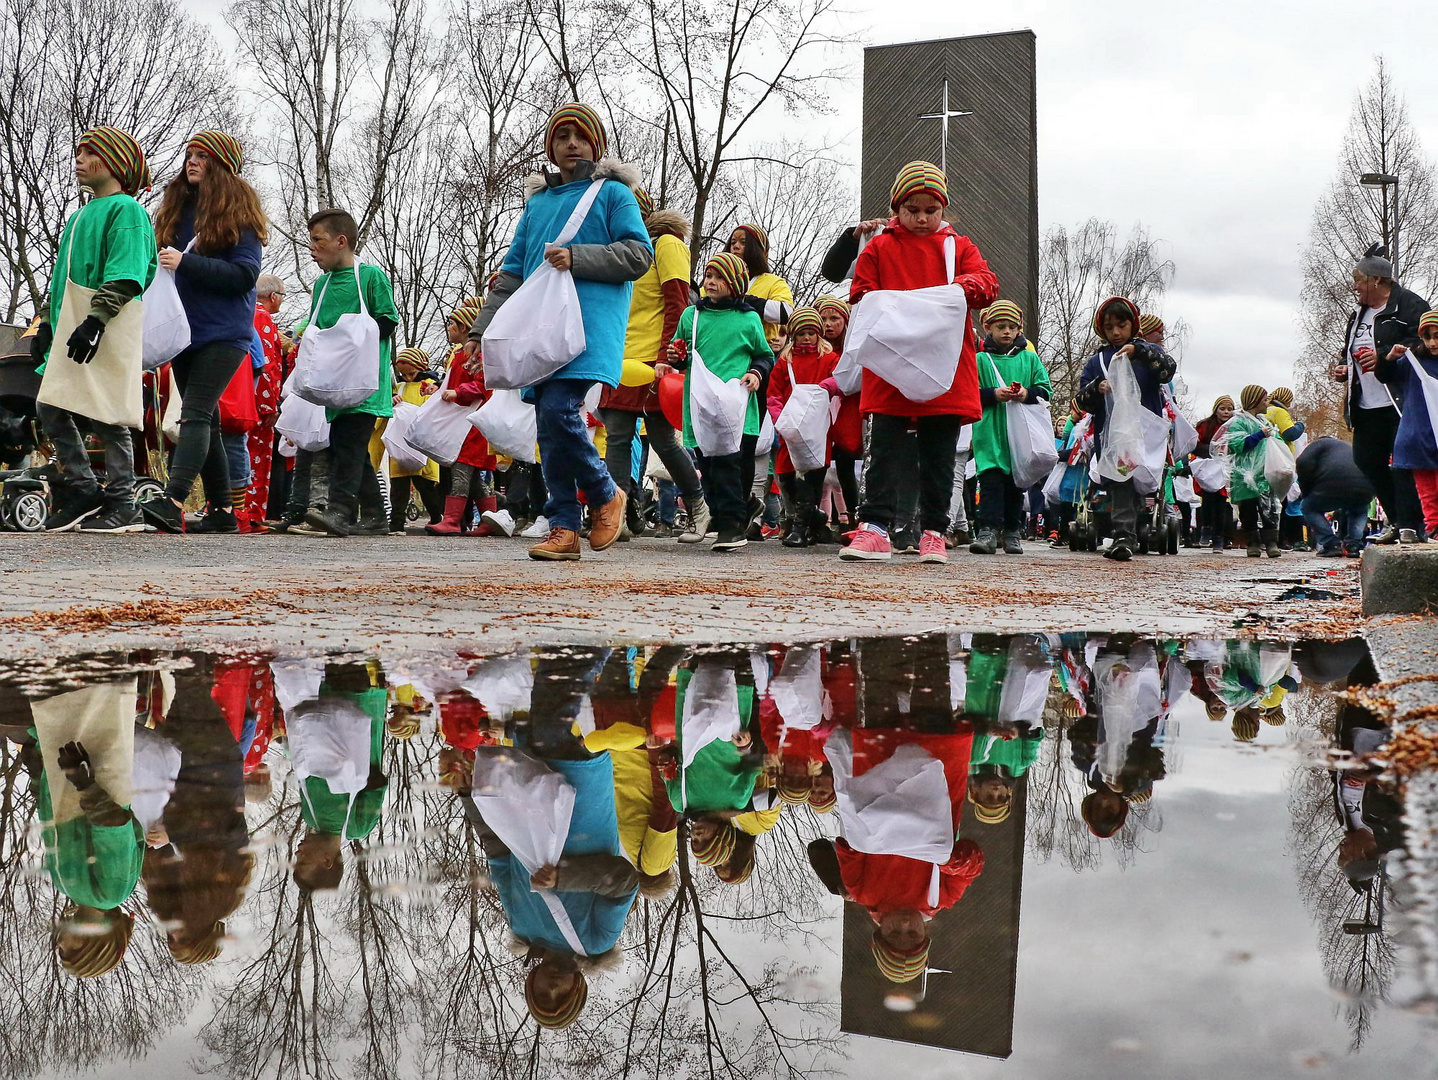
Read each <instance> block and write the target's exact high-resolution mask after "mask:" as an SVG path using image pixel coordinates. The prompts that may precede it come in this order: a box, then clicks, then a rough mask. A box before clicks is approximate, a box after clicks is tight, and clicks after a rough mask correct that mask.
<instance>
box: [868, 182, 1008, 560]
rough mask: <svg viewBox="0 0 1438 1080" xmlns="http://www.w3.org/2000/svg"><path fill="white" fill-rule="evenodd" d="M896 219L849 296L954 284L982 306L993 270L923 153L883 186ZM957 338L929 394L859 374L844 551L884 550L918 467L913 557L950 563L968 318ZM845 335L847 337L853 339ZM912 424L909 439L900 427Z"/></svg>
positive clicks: (970, 346)
mask: <svg viewBox="0 0 1438 1080" xmlns="http://www.w3.org/2000/svg"><path fill="white" fill-rule="evenodd" d="M889 203H890V206H891V207H892V208H893V210H894V212H895V215H896V216H895V218H894V220H893V221H892V222H890V223H889V224H888V225H887V226H885V227H884V229H883V231H881V232H880V233H879V234H878V235H877V236H875V237H874V239H873V240H872V241H871V242H870V243H869V244H868V246H867V247H865V248H864V250H863V251H862V252H861V253H860V254H859V258H858V261H857V262H856V264H855V267H854V278H853V283H852V285H851V286H850V292H849V303H850V304H858V303H860V302H861V301H862V300H863V299H864V297H865V296H867V295H868V294H869V293H871V292H877V291H893V292H897V291H905V290H911V289H927V288H930V287H932V286H936V285H948V284H956V285H958V286H960V287H961V288H962V289H963V291H964V297H965V299H966V300H967V302H968V305H969V308H970V309H971V310H972V309H974V308H983V307H986V306H987V305H989V304H991V303H993V301H994V300H996V299H997V298H998V294H999V279H998V278H997V277H996V276H995V274H994V272H993V271H992V270H990V269H989V264H988V263H987V262H985V261H984V257H983V255H982V254H980V253H979V249H978V246H977V245H976V244H974V242H973V241H972V240H970V239H969V238H968V237H967V236H960V235H958V234H957V233H956V232H955V231H954V229H953V227H952V226H950V225H949V224H948V222H946V221H945V220H944V214H945V211H946V209H947V207H948V205H949V189H948V180H947V179H946V177H945V176H944V173H943V170H941V169H940V168H939V167H938V166H936V165H932V164H930V163H929V162H927V161H915V162H911V163H909V164H908V165H905V166H904V167H903V168H902V169H901V170H900V171H899V174H898V176H897V177H895V179H894V184H893V187H892V189H891V190H890V193H889ZM950 244H952V245H953V267H954V271H953V275H952V279H950V275H949V274H948V272H947V256H946V248H947V247H948V246H949V245H950ZM964 330H965V332H964V333H963V335H962V345H961V346H958V352H959V356H958V365H957V367H956V369H955V371H954V375H953V381H952V382H951V383H950V385H949V388H948V390H947V391H945V392H943V393H941V394H939V395H938V396H937V397H934V398H931V399H930V400H928V401H913V400H911V399H909V398H907V397H905V396H904V393H903V392H902V391H900V390H899V389H898V388H897V387H895V386H893V385H892V384H891V383H889V382H888V381H887V380H885V379H883V378H880V377H879V376H878V375H876V374H874V372H873V371H866V372H865V374H864V382H863V388H862V390H861V392H860V409H861V410H862V411H863V412H864V413H865V414H866V415H868V416H869V417H870V421H869V423H870V430H869V466H868V473H867V476H866V478H865V479H866V489H865V500H864V505H863V507H862V508H861V509H860V511H859V518H860V520H861V522H862V524H861V525H860V526H859V530H858V532H856V533H855V534H854V538H853V540H852V541H851V542H850V544H849V546H848V547H846V548H845V549H844V550H843V551H842V552H840V558H843V559H864V560H869V559H888V558H890V557H891V556H892V554H893V547H892V545H891V544H890V541H889V531H890V530H891V529H892V528H893V527H894V521H895V517H896V516H897V513H898V509H899V506H898V504H899V492H900V490H901V488H902V487H903V484H904V480H905V478H906V476H913V475H914V474H917V476H918V491H919V513H918V517H919V521H918V527H919V528H920V529H921V530H922V535H921V536H920V539H919V561H920V562H926V563H945V562H948V554H947V552H946V547H945V543H944V532H945V530H946V529H947V528H948V522H949V499H950V496H951V494H952V492H953V485H954V457H955V454H956V453H957V449H958V438H959V428H960V427H962V426H963V425H964V424H967V423H972V422H973V421H975V420H977V419H978V418H979V417H980V415H982V412H983V410H982V408H981V407H980V404H979V383H978V374H977V372H978V369H977V367H976V365H975V361H974V356H975V349H974V340H973V338H974V335H973V334H972V333H971V332H969V330H968V325H967V320H966V325H965V327H964ZM852 344H853V343H852V342H850V345H851V346H852ZM910 429H913V430H915V431H916V432H917V435H918V438H917V440H916V441H910V440H909V439H908V432H909V431H910Z"/></svg>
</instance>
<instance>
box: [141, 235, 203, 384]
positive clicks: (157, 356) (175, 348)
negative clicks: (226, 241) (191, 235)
mask: <svg viewBox="0 0 1438 1080" xmlns="http://www.w3.org/2000/svg"><path fill="white" fill-rule="evenodd" d="M194 246H195V242H194V241H193V240H191V241H190V242H189V243H188V244H186V245H185V251H186V252H188V251H189V250H190V249H191V248H192V247H194ZM143 299H144V301H145V319H144V323H143V329H142V331H141V334H142V338H141V340H142V342H143V345H142V349H141V353H140V364H141V366H142V367H143V368H144V369H145V370H146V371H154V370H155V369H156V368H157V367H159V366H160V365H161V364H164V363H167V362H169V361H170V360H173V359H174V358H175V357H177V356H179V355H180V354H181V353H182V352H184V351H185V350H186V349H188V348H189V347H190V319H189V317H188V316H187V315H186V314H185V305H184V304H183V303H181V301H180V290H179V289H178V288H177V287H176V285H175V272H174V271H173V270H166V269H165V268H164V267H163V266H161V267H159V268H158V269H156V271H155V280H154V281H152V282H150V287H149V288H148V289H146V290H145V294H144V297H143Z"/></svg>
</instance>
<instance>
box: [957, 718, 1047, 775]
mask: <svg viewBox="0 0 1438 1080" xmlns="http://www.w3.org/2000/svg"><path fill="white" fill-rule="evenodd" d="M1043 741H1044V733H1043V732H1042V731H1034V730H1032V729H1029V730H1027V731H1025V732H1024V733H1023V734H1020V735H1019V736H1018V737H1017V738H1014V739H1001V738H999V737H998V736H997V735H983V736H980V737H979V738H978V739H977V740H976V741H975V742H974V756H973V760H972V761H970V763H969V772H970V773H975V772H978V771H979V769H980V768H981V767H982V766H985V765H993V766H997V767H999V768H1002V769H1004V770H1005V772H1006V774H1007V775H1008V776H1014V777H1018V776H1023V774H1024V773H1026V772H1028V771H1029V766H1030V765H1032V764H1033V763H1034V762H1035V761H1037V760H1038V756H1039V744H1040V743H1042V742H1043Z"/></svg>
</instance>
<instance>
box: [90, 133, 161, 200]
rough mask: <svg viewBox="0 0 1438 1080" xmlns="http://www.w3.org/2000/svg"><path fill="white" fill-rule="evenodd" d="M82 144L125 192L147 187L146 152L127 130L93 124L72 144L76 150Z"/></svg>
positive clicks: (147, 164) (148, 169)
mask: <svg viewBox="0 0 1438 1080" xmlns="http://www.w3.org/2000/svg"><path fill="white" fill-rule="evenodd" d="M82 146H83V147H85V148H86V149H87V150H89V151H91V152H92V153H93V154H95V156H96V157H98V158H99V159H100V160H101V161H103V162H104V163H105V167H106V168H107V169H109V170H110V175H111V176H113V177H114V178H115V179H116V180H118V181H119V182H120V190H121V191H123V192H124V193H125V194H126V195H138V194H139V193H140V192H141V191H149V190H150V183H151V181H150V166H149V163H148V162H146V161H145V152H144V151H143V150H141V149H140V144H139V143H137V142H136V141H135V140H134V139H133V138H131V137H130V135H129V134H128V133H127V132H124V131H121V130H120V129H119V128H113V127H94V128H91V129H90V130H89V131H87V132H85V134H83V135H81V136H80V141H79V142H78V143H76V144H75V148H76V149H77V150H78V149H79V148H80V147H82Z"/></svg>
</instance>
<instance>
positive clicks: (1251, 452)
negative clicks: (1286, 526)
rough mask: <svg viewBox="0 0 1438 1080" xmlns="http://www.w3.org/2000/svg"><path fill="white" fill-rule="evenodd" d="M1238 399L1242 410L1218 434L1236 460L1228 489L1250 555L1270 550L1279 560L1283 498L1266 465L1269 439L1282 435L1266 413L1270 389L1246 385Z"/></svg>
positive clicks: (1271, 557) (1234, 460)
mask: <svg viewBox="0 0 1438 1080" xmlns="http://www.w3.org/2000/svg"><path fill="white" fill-rule="evenodd" d="M1238 401H1239V404H1240V405H1241V406H1242V409H1241V410H1240V411H1239V412H1236V413H1234V414H1233V419H1232V420H1230V421H1229V422H1228V425H1227V427H1226V428H1225V429H1224V431H1223V433H1222V435H1221V436H1216V438H1217V439H1219V441H1220V443H1221V445H1222V447H1223V448H1224V449H1226V450H1227V452H1228V454H1229V455H1230V457H1231V459H1232V461H1233V468H1232V469H1231V470H1230V472H1229V483H1228V492H1229V496H1230V497H1231V498H1232V499H1233V502H1234V505H1236V506H1237V507H1238V524H1239V527H1240V528H1241V529H1243V531H1244V532H1245V533H1246V534H1247V536H1248V557H1249V558H1250V559H1256V558H1258V557H1259V556H1261V555H1262V554H1263V553H1264V551H1267V552H1268V557H1269V558H1270V559H1276V558H1278V557H1279V556H1280V555H1282V554H1283V552H1282V551H1281V550H1280V549H1279V547H1278V514H1279V511H1280V510H1281V509H1282V506H1283V500H1282V497H1281V496H1280V495H1277V494H1275V493H1274V491H1273V489H1272V488H1271V487H1270V486H1269V483H1268V477H1267V476H1266V475H1264V468H1263V466H1264V459H1265V458H1266V457H1267V452H1268V446H1267V440H1268V439H1269V438H1278V437H1279V436H1278V433H1277V432H1276V431H1275V430H1274V428H1273V425H1272V424H1270V423H1269V422H1268V419H1267V418H1266V417H1265V416H1264V414H1263V413H1264V410H1265V409H1267V408H1268V391H1267V390H1265V389H1264V388H1263V387H1261V386H1256V385H1250V386H1245V387H1244V388H1243V392H1242V393H1241V394H1239V396H1238Z"/></svg>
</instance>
